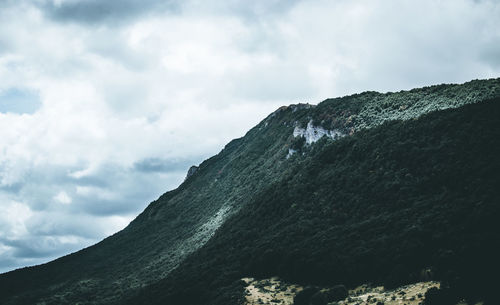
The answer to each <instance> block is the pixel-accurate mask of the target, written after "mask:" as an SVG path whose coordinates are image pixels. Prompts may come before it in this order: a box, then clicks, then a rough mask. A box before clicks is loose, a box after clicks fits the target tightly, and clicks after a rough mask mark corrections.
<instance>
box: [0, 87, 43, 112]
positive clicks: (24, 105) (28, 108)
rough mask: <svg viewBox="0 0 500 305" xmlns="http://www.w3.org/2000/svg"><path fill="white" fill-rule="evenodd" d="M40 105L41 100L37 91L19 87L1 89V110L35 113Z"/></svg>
mask: <svg viewBox="0 0 500 305" xmlns="http://www.w3.org/2000/svg"><path fill="white" fill-rule="evenodd" d="M40 107H41V102H40V99H39V97H38V94H37V93H36V92H33V91H31V90H27V89H24V90H23V89H19V88H9V89H7V90H5V91H3V92H1V91H0V112H3V113H9V112H11V113H17V114H23V113H27V114H33V113H35V112H36V111H37V110H38V109H39V108H40Z"/></svg>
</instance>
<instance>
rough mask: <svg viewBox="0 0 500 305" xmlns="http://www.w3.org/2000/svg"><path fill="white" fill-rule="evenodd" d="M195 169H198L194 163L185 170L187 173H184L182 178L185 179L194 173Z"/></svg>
mask: <svg viewBox="0 0 500 305" xmlns="http://www.w3.org/2000/svg"><path fill="white" fill-rule="evenodd" d="M197 170H198V166H196V165H193V166H191V167H190V168H189V169H188V172H187V175H186V179H184V181H185V180H187V179H188V178H189V177H191V176H192V175H194V173H196V171H197Z"/></svg>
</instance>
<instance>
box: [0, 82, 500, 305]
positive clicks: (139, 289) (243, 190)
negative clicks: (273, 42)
mask: <svg viewBox="0 0 500 305" xmlns="http://www.w3.org/2000/svg"><path fill="white" fill-rule="evenodd" d="M499 117H500V79H490V80H475V81H471V82H468V83H465V84H462V85H438V86H431V87H424V88H420V89H413V90H410V91H401V92H397V93H386V94H381V93H377V92H364V93H361V94H355V95H351V96H346V97H341V98H335V99H329V100H325V101H323V102H322V103H320V104H318V105H317V106H313V105H308V104H298V105H290V106H287V107H281V108H280V109H278V110H277V111H275V112H273V113H272V114H271V115H269V116H268V117H267V118H266V119H264V120H263V121H262V122H261V123H259V124H258V125H257V126H255V127H254V128H252V129H251V130H250V131H249V132H248V133H247V134H246V135H245V136H244V137H243V138H240V139H236V140H233V141H231V142H230V143H229V144H227V145H226V146H225V148H224V149H223V150H222V151H221V152H220V153H219V154H217V155H216V156H214V157H212V158H210V159H208V160H206V161H204V162H203V163H201V164H200V165H199V166H198V167H197V168H196V167H193V168H191V169H190V171H189V175H188V176H187V178H186V180H185V181H184V182H183V183H182V184H181V185H180V186H179V187H178V188H177V189H175V190H173V191H170V192H167V193H165V194H164V195H162V196H160V198H158V199H157V200H156V201H154V202H152V203H151V204H150V205H149V206H148V207H147V208H146V209H145V210H144V211H143V212H142V213H141V214H140V215H139V216H138V217H137V218H136V219H135V220H133V221H132V222H131V223H130V224H129V226H127V227H126V228H125V229H124V230H122V231H120V232H118V233H116V234H114V235H113V236H110V237H108V238H106V239H104V240H103V241H101V242H100V243H98V244H96V245H94V246H91V247H89V248H86V249H83V250H81V251H79V252H76V253H73V254H70V255H67V256H64V257H62V258H59V259H57V260H54V261H52V262H49V263H47V264H43V265H40V266H35V267H28V268H23V269H18V270H15V271H12V272H8V273H5V274H2V275H0V304H77V303H80V304H123V303H126V302H128V303H129V304H239V303H241V302H242V301H243V299H242V298H243V283H242V281H241V280H240V279H241V278H243V277H246V276H253V277H265V276H280V277H282V278H284V279H287V280H289V281H292V282H297V283H303V284H316V285H333V284H338V283H342V284H345V285H347V286H355V285H358V284H362V283H366V282H372V283H378V284H384V285H386V286H389V287H390V286H396V285H400V284H405V283H410V282H415V281H418V280H419V276H420V274H421V271H422V270H431V272H432V274H433V276H434V278H435V279H437V280H440V281H442V282H443V283H444V286H446V287H448V286H449V287H450V288H449V289H450V290H451V291H453V294H454V296H456V297H457V298H458V297H459V296H460V297H467V298H469V299H484V300H486V301H488V300H490V299H491V298H493V292H494V289H493V286H492V285H493V283H494V282H492V281H490V280H489V279H490V276H493V275H495V272H497V270H498V261H497V257H500V256H499V255H498V254H500V253H498V249H497V247H495V246H496V244H498V238H496V236H497V232H500V230H499V225H498V224H497V223H498V222H497V219H498V216H499V199H500V188H499V185H500V184H499V181H500V177H499V173H500V160H499V156H500V145H499V144H500V143H499V141H500V140H499V139H500V126H499V124H498V123H499ZM490 302H491V301H490Z"/></svg>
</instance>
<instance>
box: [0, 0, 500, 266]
mask: <svg viewBox="0 0 500 305" xmlns="http://www.w3.org/2000/svg"><path fill="white" fill-rule="evenodd" d="M498 16H500V4H499V3H498V2H497V1H493V0H490V1H488V0H484V1H472V0H443V1H431V0H423V1H399V0H398V1H396V0H394V1H381V0H375V1H374V0H370V1H362V0H355V1H344V0H338V1H327V0H324V1H323V0H317V1H313V0H310V1H307V0H303V1H278V0H272V1H269V0H266V1H264V0H258V1H241V0H225V1H222V0H220V1H199V0H187V1H178V0H176V1H174V0H171V1H156V0H147V1H132V0H130V1H129V0H126V1H117V0H116V1H115V0H109V1H97V0H87V1H83V0H53V1H49V0H37V1H11V0H7V1H0V79H2V82H1V83H0V206H1V208H2V211H3V213H1V214H0V272H1V271H8V270H11V269H13V268H18V267H22V266H25V265H31V264H36V263H41V262H45V261H48V260H50V259H52V258H55V257H57V256H60V255H63V254H66V253H69V252H72V251H75V250H77V249H80V248H82V247H84V246H88V245H90V244H92V243H95V242H96V241H99V240H100V239H102V238H104V237H105V236H107V235H109V234H112V233H113V232H116V231H117V230H119V229H121V228H123V227H124V226H126V225H127V224H128V222H129V221H130V220H131V219H132V218H133V217H134V216H135V215H137V214H138V213H139V212H140V211H141V210H142V209H143V208H144V207H145V206H146V205H147V203H148V202H150V201H151V200H153V199H155V198H156V197H157V196H159V195H160V194H162V193H163V192H165V191H167V190H169V189H172V188H174V187H176V186H177V185H178V184H179V183H180V182H181V181H182V179H183V178H184V176H185V174H186V171H187V169H188V168H189V166H190V165H192V164H198V163H199V162H201V161H202V160H203V159H205V158H207V157H209V156H211V155H213V154H215V153H217V152H218V151H219V150H220V149H221V148H222V147H223V145H224V144H225V143H227V142H228V141H229V140H230V139H232V138H235V137H239V136H242V135H244V133H245V132H246V130H248V129H249V128H250V127H251V126H253V125H255V124H256V123H258V122H259V120H261V119H262V118H264V117H265V116H266V115H267V114H268V113H269V112H271V111H273V110H274V109H276V108H277V107H278V106H280V105H283V104H289V103H297V102H311V103H317V102H319V101H321V100H323V99H325V98H328V97H333V96H339V95H345V94H350V93H355V92H359V91H365V90H377V91H389V90H390V91H397V90H401V89H409V88H412V87H417V86H423V85H430V84H435V83H443V82H446V83H450V82H464V81H467V80H470V79H474V78H488V77H498V76H499V74H500V60H499V58H500V57H499V56H498V54H500V34H499V32H498V29H499V28H500V18H498Z"/></svg>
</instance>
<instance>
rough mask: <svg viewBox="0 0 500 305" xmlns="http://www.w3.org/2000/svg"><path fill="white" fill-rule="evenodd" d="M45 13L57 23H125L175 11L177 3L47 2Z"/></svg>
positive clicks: (116, 0)
mask: <svg viewBox="0 0 500 305" xmlns="http://www.w3.org/2000/svg"><path fill="white" fill-rule="evenodd" d="M40 7H41V8H42V9H43V11H44V12H45V13H46V14H47V15H48V17H49V18H52V19H54V20H57V21H62V22H67V21H74V22H82V23H89V24H92V23H101V22H109V23H123V22H126V21H128V20H129V19H135V18H139V17H141V16H143V15H144V14H147V13H151V12H156V13H161V12H164V11H175V10H176V9H177V7H178V4H177V1H168V0H161V1H160V0H142V1H135V0H107V1H99V0H73V1H71V0H70V1H45V2H43V3H42V4H41V6H40Z"/></svg>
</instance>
